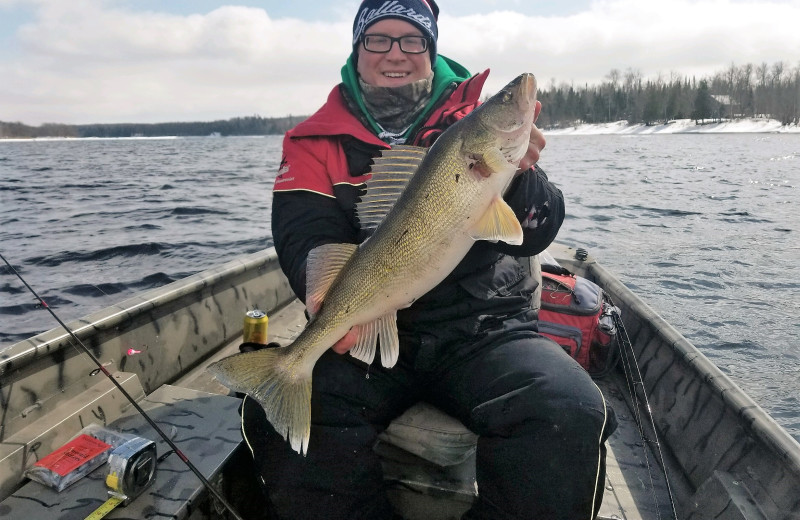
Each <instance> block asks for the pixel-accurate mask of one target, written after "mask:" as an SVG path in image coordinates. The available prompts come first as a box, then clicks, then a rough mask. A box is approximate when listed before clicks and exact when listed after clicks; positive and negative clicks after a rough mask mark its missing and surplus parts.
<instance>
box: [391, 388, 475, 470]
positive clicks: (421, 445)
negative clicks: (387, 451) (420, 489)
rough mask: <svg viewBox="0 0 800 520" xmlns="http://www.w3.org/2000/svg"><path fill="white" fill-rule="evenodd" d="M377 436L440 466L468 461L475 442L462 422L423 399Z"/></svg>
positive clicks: (472, 435)
mask: <svg viewBox="0 0 800 520" xmlns="http://www.w3.org/2000/svg"><path fill="white" fill-rule="evenodd" d="M378 438H379V439H380V440H382V441H384V442H387V443H389V444H393V445H395V446H397V447H398V448H402V449H404V450H406V451H407V452H409V453H412V454H414V455H416V456H418V457H421V458H423V459H425V460H427V461H429V462H433V463H434V464H437V465H439V466H442V467H447V466H454V465H457V464H461V463H462V462H464V461H465V460H467V459H468V458H469V457H470V456H471V455H472V454H473V453H475V449H476V448H477V442H478V436H477V435H476V434H474V433H473V432H471V431H470V430H468V429H467V427H466V426H464V425H463V424H462V423H461V421H459V420H458V419H456V418H455V417H452V416H450V415H448V414H446V413H444V412H443V411H441V410H439V409H438V408H436V407H435V406H433V405H431V404H428V403H426V402H419V403H416V404H415V405H413V406H412V407H411V408H409V409H408V410H406V411H405V413H403V414H402V415H401V416H400V417H398V418H396V419H395V420H394V421H392V423H391V424H390V425H389V427H388V428H387V429H386V430H385V431H384V432H383V433H381V435H380V436H379V437H378Z"/></svg>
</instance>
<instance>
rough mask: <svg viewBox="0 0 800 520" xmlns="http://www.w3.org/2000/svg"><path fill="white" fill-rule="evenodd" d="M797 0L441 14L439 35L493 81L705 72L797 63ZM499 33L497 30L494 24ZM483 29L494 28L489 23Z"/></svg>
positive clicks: (620, 3)
mask: <svg viewBox="0 0 800 520" xmlns="http://www.w3.org/2000/svg"><path fill="white" fill-rule="evenodd" d="M798 19H800V3H798V2H784V3H778V2H759V3H755V2H733V1H730V0H709V1H688V0H676V1H673V2H641V1H633V0H615V1H604V2H595V3H593V4H592V5H591V7H590V8H589V10H587V11H584V12H581V13H578V14H575V15H570V16H564V17H531V16H528V17H520V16H519V15H517V14H515V13H513V12H495V13H492V14H491V15H486V16H483V15H480V16H479V15H474V16H469V17H460V18H453V17H448V16H443V17H442V20H441V23H440V34H447V35H448V37H449V39H448V40H447V43H442V44H441V45H440V49H441V51H442V52H443V53H447V52H448V51H449V50H450V49H451V48H452V49H454V50H456V49H457V50H458V51H460V52H462V53H464V54H466V55H467V56H468V57H469V60H470V62H471V64H470V66H473V67H474V66H476V65H473V63H474V64H480V63H486V64H490V65H491V68H492V70H493V73H499V74H493V75H495V78H494V81H495V83H489V84H488V86H490V87H491V86H494V87H498V86H499V84H500V83H499V81H500V80H499V78H497V77H496V76H498V75H500V76H505V78H503V79H504V80H505V79H509V78H510V77H512V76H515V75H516V74H517V73H519V72H522V70H520V68H523V69H525V70H528V71H530V72H534V73H535V74H536V75H537V77H538V78H539V81H540V85H545V84H546V83H549V82H550V81H551V78H552V79H555V80H557V82H559V83H561V82H567V83H575V84H576V85H580V86H582V85H583V84H584V83H587V82H588V83H590V84H592V83H599V82H602V81H604V78H605V77H606V76H607V75H608V73H609V72H610V70H611V69H618V70H620V71H622V72H624V71H625V70H626V69H628V68H631V69H634V70H639V71H641V72H642V73H643V75H644V76H645V77H655V76H657V75H658V74H662V75H663V76H665V77H669V74H670V72H676V73H678V74H679V75H680V76H684V77H691V76H692V75H698V76H705V75H710V74H713V73H715V72H718V71H720V70H723V69H725V68H726V67H728V66H730V64H731V63H736V64H737V65H743V64H746V63H753V64H759V63H761V62H764V61H766V62H768V63H773V62H775V61H780V60H784V61H786V62H787V65H789V66H795V65H797V64H798V61H797V60H798V56H800V31H797V30H796V27H795V21H796V20H798ZM501 27H503V28H505V30H497V28H501ZM487 28H494V29H492V30H487Z"/></svg>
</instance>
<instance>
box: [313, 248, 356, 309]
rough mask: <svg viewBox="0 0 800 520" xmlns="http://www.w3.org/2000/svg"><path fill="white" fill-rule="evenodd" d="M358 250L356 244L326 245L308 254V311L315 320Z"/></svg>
mask: <svg viewBox="0 0 800 520" xmlns="http://www.w3.org/2000/svg"><path fill="white" fill-rule="evenodd" d="M356 249H358V245H356V244H324V245H321V246H319V247H315V248H314V249H312V250H311V251H310V252H309V253H308V260H307V262H306V309H307V310H308V314H309V315H310V316H311V317H312V318H313V317H314V315H315V314H316V313H317V311H318V310H319V308H320V306H322V301H323V300H324V299H325V295H326V294H328V289H330V287H331V284H332V283H333V281H334V280H335V279H336V275H338V274H339V271H341V270H342V267H344V265H345V264H346V263H347V261H348V260H350V257H351V256H353V253H355V252H356Z"/></svg>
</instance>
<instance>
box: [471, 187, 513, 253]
mask: <svg viewBox="0 0 800 520" xmlns="http://www.w3.org/2000/svg"><path fill="white" fill-rule="evenodd" d="M470 231H471V232H470V236H471V237H472V238H473V239H475V240H488V241H490V242H497V241H498V240H502V241H503V242H506V243H507V244H511V245H512V246H518V245H520V244H522V226H521V225H520V223H519V220H517V217H516V215H514V210H513V209H511V206H509V205H508V203H506V201H504V200H503V199H502V198H501V197H500V196H499V195H498V196H497V197H495V199H494V200H493V201H492V203H491V205H490V206H489V209H488V210H486V212H485V213H484V214H483V215H482V216H481V218H480V219H479V220H478V222H476V223H475V225H474V226H473V227H472V229H471V230H470Z"/></svg>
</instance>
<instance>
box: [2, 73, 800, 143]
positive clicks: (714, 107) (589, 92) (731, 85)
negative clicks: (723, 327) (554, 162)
mask: <svg viewBox="0 0 800 520" xmlns="http://www.w3.org/2000/svg"><path fill="white" fill-rule="evenodd" d="M539 99H540V100H541V102H542V105H543V106H544V107H545V108H544V110H543V111H542V114H541V116H540V117H539V121H538V123H537V124H538V125H539V126H540V127H541V128H545V129H546V128H561V127H567V126H574V125H577V124H582V123H589V124H592V123H610V122H616V121H627V122H628V123H630V124H646V125H653V124H664V123H668V122H669V121H672V120H676V119H694V120H695V121H697V122H698V123H703V122H710V121H721V120H729V119H739V118H749V117H762V118H769V119H777V120H778V121H780V122H781V123H782V124H784V125H798V124H800V63H799V64H798V65H796V66H794V67H792V68H790V67H789V66H787V65H786V64H785V63H784V62H781V61H779V62H776V63H773V64H771V65H768V64H767V63H762V64H760V65H752V64H747V65H742V66H737V65H735V64H731V65H730V67H728V68H727V69H725V70H723V71H720V72H717V73H716V74H714V75H712V76H709V77H705V78H702V79H699V80H697V79H695V78H694V77H692V78H688V77H682V76H680V75H678V74H677V73H674V72H672V73H670V74H669V77H665V76H664V75H662V74H659V75H658V76H657V77H656V78H654V79H644V78H643V77H642V74H641V72H640V71H638V70H636V69H632V68H628V69H627V70H626V71H625V72H621V71H620V70H618V69H612V70H611V71H610V72H609V73H608V74H607V75H606V76H605V81H603V82H601V83H600V84H599V85H589V84H585V85H584V86H583V87H575V86H574V85H569V84H566V83H561V84H556V81H555V80H552V81H551V84H550V86H549V87H548V88H544V89H540V91H539ZM305 117H306V116H300V117H293V116H287V117H277V118H264V117H260V116H257V115H256V116H250V117H236V118H233V119H227V120H219V121H210V122H192V123H180V122H174V123H151V124H145V123H119V124H94V125H64V124H55V123H49V124H44V125H41V126H28V125H25V124H22V123H4V122H2V121H0V138H32V137H139V136H141V137H159V136H173V135H174V136H208V135H220V136H229V135H270V134H278V135H280V134H283V133H285V132H286V131H287V130H289V129H291V128H292V127H294V125H296V124H297V123H299V122H300V121H302V120H303V119H305Z"/></svg>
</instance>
